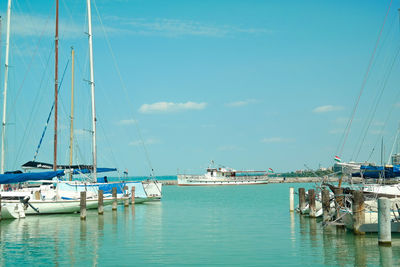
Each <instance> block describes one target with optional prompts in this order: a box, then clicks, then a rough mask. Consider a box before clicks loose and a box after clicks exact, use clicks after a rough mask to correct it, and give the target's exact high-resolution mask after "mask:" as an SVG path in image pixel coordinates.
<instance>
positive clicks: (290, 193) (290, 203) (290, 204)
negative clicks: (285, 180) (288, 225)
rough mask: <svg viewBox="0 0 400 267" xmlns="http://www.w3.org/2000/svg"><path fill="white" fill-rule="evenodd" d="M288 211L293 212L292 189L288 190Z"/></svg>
mask: <svg viewBox="0 0 400 267" xmlns="http://www.w3.org/2000/svg"><path fill="white" fill-rule="evenodd" d="M289 211H290V212H293V211H294V188H293V187H290V188H289Z"/></svg>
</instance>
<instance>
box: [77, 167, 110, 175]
mask: <svg viewBox="0 0 400 267" xmlns="http://www.w3.org/2000/svg"><path fill="white" fill-rule="evenodd" d="M115 171H117V169H116V168H97V172H115ZM90 172H91V171H90V170H89V169H75V170H74V172H73V173H72V174H81V173H90Z"/></svg>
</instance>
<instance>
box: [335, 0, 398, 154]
mask: <svg viewBox="0 0 400 267" xmlns="http://www.w3.org/2000/svg"><path fill="white" fill-rule="evenodd" d="M392 2H393V0H390V4H389V7H388V10H387V12H386V15H385V19H384V21H383V24H382V27H381V29H380V31H379V35H378V39H377V40H376V43H375V47H374V50H373V52H372V55H371V58H370V60H369V63H368V67H367V71H366V73H365V75H364V78H363V81H362V84H361V88H360V92H359V94H358V97H357V101H356V103H355V105H354V107H353V110H352V112H351V116H350V120H349V122H348V124H347V126H348V127H346V130H345V136H344V140H343V144H342V146H341V148H340V151H339V155H341V154H342V153H343V149H344V145H345V144H346V141H347V137H348V136H349V132H350V128H351V125H352V123H353V119H354V115H355V113H356V110H357V107H358V104H359V102H360V98H361V95H362V93H363V91H364V88H365V84H366V82H367V79H368V76H369V72H370V69H371V66H372V62H373V61H374V58H375V53H376V50H377V48H378V45H379V42H380V39H381V36H382V32H383V28H384V27H385V24H386V20H387V18H388V15H389V11H390V8H391V6H392Z"/></svg>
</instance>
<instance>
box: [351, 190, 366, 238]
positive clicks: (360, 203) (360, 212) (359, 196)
mask: <svg viewBox="0 0 400 267" xmlns="http://www.w3.org/2000/svg"><path fill="white" fill-rule="evenodd" d="M364 223H365V211H364V194H363V192H362V191H353V231H354V234H355V235H363V234H365V233H364V232H361V231H360V227H361V225H363V224H364Z"/></svg>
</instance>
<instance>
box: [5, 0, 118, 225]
mask: <svg viewBox="0 0 400 267" xmlns="http://www.w3.org/2000/svg"><path fill="white" fill-rule="evenodd" d="M88 8H89V10H90V1H88ZM10 17H11V0H8V9H7V44H6V71H5V75H6V78H5V85H4V103H3V128H2V158H1V172H2V173H1V174H0V184H11V183H21V182H26V181H34V180H49V179H53V178H55V177H60V176H63V175H64V174H65V173H64V170H57V166H56V155H57V151H56V148H57V93H58V78H57V63H58V62H57V61H58V0H57V1H56V38H55V42H56V45H55V47H56V67H55V69H56V74H55V88H56V90H55V91H56V100H55V114H56V115H55V138H54V140H55V142H54V147H55V149H54V152H55V156H54V165H53V171H48V172H32V173H22V172H20V171H17V172H11V173H4V160H5V153H4V140H5V126H6V122H5V121H6V120H5V119H6V93H7V79H8V54H9V37H10ZM89 18H90V17H89ZM89 25H90V22H89ZM89 34H90V38H89V39H90V42H89V43H90V49H91V25H90V26H89ZM92 62H93V61H92V58H91V63H92ZM91 70H92V71H91V74H92V75H91V78H92V79H91V80H92V81H93V66H92V64H91ZM92 87H93V82H92ZM92 93H93V91H92ZM92 106H93V107H94V105H92ZM93 120H94V119H93ZM94 140H95V139H94ZM94 144H95V142H94ZM94 147H95V146H94ZM94 155H95V153H94ZM93 169H94V173H95V174H96V160H95V157H94V164H93ZM1 195H2V199H3V201H2V204H1V205H2V208H3V212H4V214H3V218H23V217H25V215H31V214H32V215H33V214H52V213H74V212H77V211H79V209H80V205H79V204H80V200H79V199H61V198H60V196H59V194H58V193H57V191H56V190H55V189H54V187H52V185H51V183H50V185H47V186H46V185H43V186H40V187H39V190H33V189H32V188H23V189H20V190H15V191H3V192H1ZM112 201H113V198H106V199H104V205H107V204H111V202H112ZM97 206H98V200H97V197H96V198H95V197H88V199H87V208H88V209H90V208H97Z"/></svg>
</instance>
